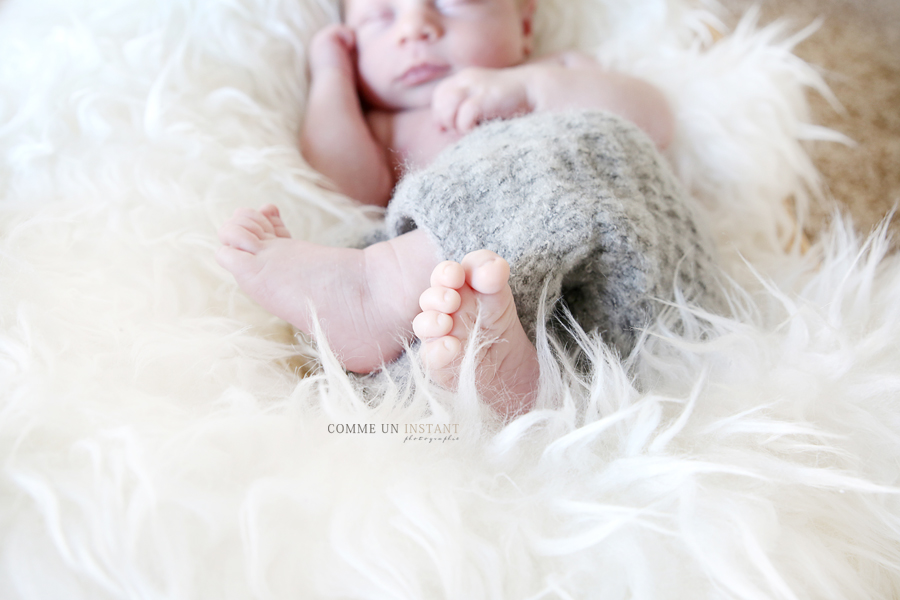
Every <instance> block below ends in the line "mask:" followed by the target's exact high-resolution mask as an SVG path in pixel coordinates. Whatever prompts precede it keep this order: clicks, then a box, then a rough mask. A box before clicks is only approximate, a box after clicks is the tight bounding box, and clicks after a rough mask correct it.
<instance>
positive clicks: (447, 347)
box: [444, 340, 453, 350]
mask: <svg viewBox="0 0 900 600" xmlns="http://www.w3.org/2000/svg"><path fill="white" fill-rule="evenodd" d="M444 350H453V342H451V341H450V340H444Z"/></svg>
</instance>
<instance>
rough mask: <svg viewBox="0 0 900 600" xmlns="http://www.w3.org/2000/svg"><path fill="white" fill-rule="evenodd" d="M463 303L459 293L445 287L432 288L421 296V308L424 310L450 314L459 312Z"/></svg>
mask: <svg viewBox="0 0 900 600" xmlns="http://www.w3.org/2000/svg"><path fill="white" fill-rule="evenodd" d="M461 303H462V299H461V298H460V296H459V292H457V291H456V290H454V289H450V288H445V287H430V288H428V289H427V290H425V291H424V292H422V295H421V296H419V308H421V309H422V310H436V311H439V312H442V313H447V314H450V313H455V312H456V311H458V310H459V307H460V304H461Z"/></svg>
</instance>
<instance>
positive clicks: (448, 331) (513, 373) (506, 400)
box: [413, 250, 539, 416]
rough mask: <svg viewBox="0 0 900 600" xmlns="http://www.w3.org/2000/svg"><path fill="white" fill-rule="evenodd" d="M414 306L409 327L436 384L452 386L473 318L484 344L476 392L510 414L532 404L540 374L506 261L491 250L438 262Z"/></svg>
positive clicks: (501, 410)
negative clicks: (458, 260)
mask: <svg viewBox="0 0 900 600" xmlns="http://www.w3.org/2000/svg"><path fill="white" fill-rule="evenodd" d="M419 306H420V307H421V308H422V312H421V313H419V315H417V316H416V318H415V320H414V321H413V331H415V334H416V336H417V337H418V338H419V339H420V340H421V341H422V357H423V361H424V362H425V365H426V367H427V368H428V369H429V372H430V374H431V376H432V378H433V379H434V380H435V381H436V382H437V383H439V384H441V385H443V386H444V387H448V388H453V387H455V386H456V384H457V380H458V377H459V368H460V360H461V358H462V354H463V348H464V347H465V345H466V342H467V340H468V338H469V337H470V336H471V335H472V334H473V329H474V326H475V321H476V319H478V326H479V331H478V334H479V335H483V336H485V340H486V342H487V345H486V346H484V348H483V349H482V350H481V351H480V353H479V355H478V356H477V357H476V360H477V365H478V366H477V370H478V371H477V385H478V389H479V392H480V393H481V394H482V395H483V397H484V399H485V400H486V401H488V402H490V403H492V404H493V405H494V407H495V408H496V409H497V410H498V411H500V412H501V413H504V414H507V415H509V416H514V415H516V414H520V413H523V412H525V411H527V410H528V409H529V408H531V405H532V403H533V402H534V393H535V390H536V389H537V382H538V377H539V367H538V361H537V352H536V351H535V349H534V345H533V344H532V343H531V340H529V339H528V336H527V335H526V333H525V330H524V329H523V328H522V323H521V322H520V321H519V317H518V314H517V313H516V305H515V302H514V301H513V295H512V290H511V289H510V287H509V263H507V262H506V261H505V260H504V259H502V258H501V257H500V256H498V255H497V254H495V253H494V252H491V251H490V250H478V251H476V252H472V253H470V254H467V255H466V256H465V258H463V260H462V263H456V262H452V261H445V262H442V263H441V264H439V265H438V266H437V267H435V269H434V271H433V272H432V274H431V287H430V288H428V289H427V290H425V292H423V293H422V295H421V296H420V298H419Z"/></svg>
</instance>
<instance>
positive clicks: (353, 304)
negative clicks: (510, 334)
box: [216, 205, 438, 373]
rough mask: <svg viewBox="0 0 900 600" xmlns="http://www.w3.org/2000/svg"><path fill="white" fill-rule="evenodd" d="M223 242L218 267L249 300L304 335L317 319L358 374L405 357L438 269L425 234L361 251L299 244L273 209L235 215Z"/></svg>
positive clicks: (346, 363)
mask: <svg viewBox="0 0 900 600" xmlns="http://www.w3.org/2000/svg"><path fill="white" fill-rule="evenodd" d="M219 239H220V241H221V242H222V244H223V245H222V247H221V248H220V249H219V250H218V252H217V253H216V259H217V260H218V262H219V264H220V265H221V266H223V267H224V268H225V269H227V270H228V271H230V272H231V273H232V275H234V277H235V279H236V280H237V282H238V285H239V286H240V287H241V289H242V290H243V291H244V292H245V293H246V294H247V295H248V296H250V297H251V298H253V299H254V300H256V301H257V302H258V303H259V304H260V305H262V307H263V308H265V309H266V310H268V311H269V312H271V313H272V314H274V315H276V316H278V317H280V318H282V319H284V320H286V321H287V322H289V323H291V324H292V325H294V326H295V327H297V328H298V329H299V330H301V331H303V332H304V333H312V332H313V330H314V328H315V322H314V319H317V320H318V322H319V325H320V326H321V327H322V329H323V332H324V334H325V337H326V338H327V340H328V342H329V344H330V346H331V347H332V349H333V350H334V351H335V352H336V353H337V355H338V356H339V357H340V359H341V361H342V364H343V365H344V366H345V367H346V368H347V369H348V370H350V371H354V372H357V373H368V372H371V371H374V370H376V369H378V368H380V367H381V366H382V365H383V364H385V363H387V362H390V361H392V360H394V359H396V358H397V357H398V356H399V355H400V354H401V353H402V351H403V343H404V342H405V341H407V340H409V339H410V338H411V337H412V331H411V323H412V320H413V318H414V317H415V315H416V314H417V313H418V312H419V307H418V298H419V295H420V294H421V292H422V291H423V290H424V289H426V288H427V287H428V282H429V276H430V274H431V271H432V270H433V269H434V267H435V265H437V263H438V254H437V249H436V247H435V246H434V244H433V243H432V242H431V241H430V240H429V239H428V237H427V236H426V235H424V234H423V233H421V232H412V233H410V234H408V235H402V236H399V237H396V238H393V239H391V240H388V241H386V242H380V243H378V244H374V245H372V246H369V247H368V248H365V249H364V250H358V249H353V248H332V247H329V246H321V245H318V244H313V243H310V242H305V241H302V240H295V239H293V238H291V237H290V233H289V232H288V230H287V228H286V227H285V226H284V223H283V222H282V220H281V217H280V215H279V214H278V209H277V208H275V207H274V206H271V205H270V206H266V207H264V208H263V209H262V210H260V211H256V210H252V209H239V210H237V211H236V212H235V214H234V216H233V217H232V218H231V219H230V220H229V221H228V222H227V223H225V224H224V225H223V226H222V228H221V229H220V230H219Z"/></svg>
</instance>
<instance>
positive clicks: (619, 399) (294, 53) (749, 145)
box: [0, 0, 900, 599]
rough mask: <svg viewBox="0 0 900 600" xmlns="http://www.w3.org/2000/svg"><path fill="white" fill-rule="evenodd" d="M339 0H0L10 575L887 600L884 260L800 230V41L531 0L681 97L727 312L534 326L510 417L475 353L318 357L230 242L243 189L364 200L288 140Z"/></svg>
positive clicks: (3, 487) (245, 588) (12, 587)
mask: <svg viewBox="0 0 900 600" xmlns="http://www.w3.org/2000/svg"><path fill="white" fill-rule="evenodd" d="M333 12H334V11H333V7H332V6H331V4H330V3H328V2H326V1H325V0H319V1H316V0H80V1H77V2H74V1H69V0H66V1H54V0H0V459H2V472H0V549H2V555H0V556H2V558H0V597H2V598H10V599H12V598H29V599H30V598H41V599H57V598H89V599H101V598H129V599H130V598H166V599H174V598H217V599H219V598H235V599H237V598H429V599H430V598H459V599H476V598H535V599H537V598H604V599H606V598H623V599H624V598H629V599H639V598H641V599H643V598H654V599H658V598H691V599H696V598H740V599H752V598H779V599H796V598H860V599H863V598H866V599H871V598H892V597H894V598H896V597H898V595H900V497H898V495H897V492H898V489H897V488H896V487H895V486H896V485H897V484H898V483H900V368H898V367H900V346H898V344H897V339H898V337H900V305H898V303H897V298H898V297H900V264H898V262H897V259H896V258H895V257H885V256H884V243H883V240H882V239H881V238H880V237H878V236H875V237H873V238H872V239H871V240H868V241H865V242H864V241H862V240H859V239H857V238H856V237H855V236H854V235H853V234H851V233H849V229H848V228H847V227H845V226H844V225H843V224H842V223H841V222H840V221H836V222H835V223H834V225H833V227H832V230H831V231H830V232H826V234H825V235H823V237H822V240H821V241H820V242H819V243H817V244H816V245H814V247H813V248H812V249H811V250H810V251H809V252H808V253H807V254H806V255H805V256H801V255H800V254H799V253H797V252H793V251H787V252H785V251H784V250H783V248H784V246H785V244H786V243H787V242H789V241H790V239H791V234H792V223H791V220H790V218H789V214H788V212H787V211H786V210H785V209H784V208H783V204H782V200H783V199H784V198H785V197H787V196H791V195H793V196H794V197H795V199H796V200H797V202H798V203H799V205H800V206H801V209H802V206H803V202H804V201H805V199H806V198H808V197H809V193H810V192H814V191H815V190H816V176H815V173H814V172H813V170H812V168H811V165H810V162H809V160H808V159H807V157H806V154H805V152H804V151H803V148H802V145H801V144H800V140H803V139H810V138H822V137H828V132H826V131H823V130H820V129H817V128H816V127H814V126H812V125H810V124H808V123H806V104H805V100H804V95H803V94H804V88H805V87H806V86H817V85H818V81H819V80H818V78H817V76H816V75H815V72H814V71H813V70H812V69H810V68H809V67H807V66H806V65H804V64H803V63H802V62H800V61H798V60H797V59H796V58H794V57H793V56H792V54H791V53H790V50H791V47H792V45H793V44H794V43H795V42H796V41H797V38H791V37H789V35H788V34H789V32H788V31H787V30H785V29H783V28H781V27H779V26H775V27H768V28H758V27H756V26H755V25H754V23H753V19H752V17H751V18H749V19H747V20H745V21H744V24H743V25H742V26H741V28H739V29H738V31H736V32H732V33H730V34H729V35H727V36H726V37H725V38H724V39H723V40H721V41H718V42H715V43H714V42H713V40H714V37H713V36H712V35H711V34H710V29H709V27H708V25H710V24H711V25H713V26H715V25H716V24H715V20H714V19H713V18H712V17H711V15H710V13H708V12H705V11H698V10H692V9H689V8H688V7H687V6H686V5H684V4H682V3H681V2H680V0H670V1H668V2H667V1H665V0H633V1H631V2H618V1H616V0H541V7H540V12H539V19H540V21H539V25H540V28H541V29H540V34H541V38H540V39H541V43H542V45H543V47H544V48H545V49H547V50H552V49H555V48H559V47H562V46H565V45H573V44H574V45H578V46H581V47H583V48H586V49H589V50H595V51H597V52H598V53H599V55H600V56H602V57H603V59H604V60H606V61H608V62H609V64H610V65H611V66H615V67H617V68H620V69H624V70H627V71H629V72H633V73H637V74H639V75H641V76H643V77H646V78H648V79H650V80H652V81H654V82H656V83H657V84H658V85H659V86H660V87H662V88H663V89H664V90H665V91H666V93H667V94H668V95H669V97H670V99H671V101H672V104H673V106H674V107H675V109H676V112H677V118H678V124H679V134H678V140H677V143H676V144H675V146H674V147H673V148H672V149H671V153H670V159H671V161H672V163H673V165H675V167H676V170H677V171H678V173H679V174H680V175H681V177H682V178H683V179H684V180H685V182H686V183H687V184H688V185H689V186H690V187H691V188H692V189H693V190H694V191H695V193H696V194H697V195H698V197H700V198H701V199H703V201H704V202H705V203H706V205H707V207H708V209H709V213H710V217H711V218H712V219H713V222H714V224H715V228H716V233H717V235H718V237H719V239H720V242H721V243H722V248H723V254H724V256H725V257H726V261H727V263H728V267H729V269H730V271H731V273H732V276H733V277H734V280H735V286H734V289H731V290H730V293H731V294H732V297H733V301H734V310H735V314H736V317H735V318H731V319H725V318H713V319H706V318H704V316H703V315H699V314H691V312H690V307H688V306H680V305H676V306H673V307H671V309H670V310H672V311H673V312H681V313H684V314H685V318H686V319H687V320H688V323H689V327H688V328H687V330H686V331H684V332H682V333H679V334H677V335H676V334H674V333H671V332H668V331H667V330H666V328H665V324H664V322H663V323H660V324H659V325H657V326H655V327H654V328H653V329H651V330H650V331H648V336H647V338H646V343H645V344H644V345H643V346H642V347H641V348H640V350H639V355H638V356H636V357H634V358H640V361H629V362H627V363H626V364H625V365H624V366H623V365H622V364H621V363H620V362H618V361H617V360H615V359H614V358H613V357H611V356H609V355H607V354H606V353H604V351H603V349H602V346H601V345H600V344H599V343H598V342H597V341H596V340H586V342H585V346H586V352H587V353H588V355H589V357H590V360H591V361H592V365H593V367H592V369H591V372H590V376H589V377H587V378H579V377H578V376H577V375H576V373H575V372H573V371H572V370H571V369H570V368H569V366H568V365H569V362H568V361H567V360H566V359H565V357H560V356H556V357H554V356H552V353H551V349H550V348H546V347H545V348H543V349H542V350H543V352H544V356H543V361H544V371H543V382H542V385H543V388H542V397H541V401H540V402H541V405H540V408H539V409H538V410H536V411H534V412H533V413H531V414H529V415H526V416H524V417H522V418H520V419H519V420H517V421H515V422H513V423H510V424H507V425H501V424H498V423H496V422H494V421H493V420H492V419H491V416H490V415H489V414H488V413H486V412H485V411H484V410H483V408H482V407H481V405H480V404H479V402H478V400H477V398H475V397H474V395H473V394H472V393H471V391H470V389H469V388H468V387H466V386H465V385H464V386H463V389H462V390H461V391H460V392H459V393H458V394H448V393H444V392H441V391H440V390H436V389H432V388H430V387H429V386H427V385H425V384H424V383H422V384H420V385H419V386H417V387H416V388H415V390H414V391H409V390H406V389H397V388H396V387H395V386H392V385H391V384H390V382H389V381H385V380H381V381H379V382H378V383H377V385H375V386H374V389H369V390H368V391H366V392H365V393H362V392H361V391H360V390H359V389H358V388H357V387H355V385H354V384H353V383H352V382H351V381H350V380H349V379H348V378H347V377H346V376H345V375H344V374H343V373H342V372H341V370H340V369H339V368H338V366H337V365H336V364H335V362H334V360H333V359H332V358H330V357H329V354H328V352H327V349H320V350H321V361H320V362H319V363H308V361H307V360H306V359H304V358H302V357H303V356H304V355H308V354H309V353H310V352H311V350H310V348H309V346H308V344H306V343H305V342H303V341H302V340H299V339H295V338H294V336H293V334H292V333H291V331H290V330H289V329H288V328H287V327H286V326H285V325H284V324H283V323H281V322H279V321H278V320H277V319H274V318H272V317H270V316H268V315H267V314H266V313H265V312H264V311H262V310H261V309H259V308H258V307H257V306H255V305H254V304H253V303H252V302H251V301H249V300H248V299H247V298H246V297H244V296H243V295H242V294H241V292H240V291H239V290H238V289H237V288H236V286H235V284H234V283H233V281H232V279H231V278H230V276H228V275H227V274H226V273H225V272H224V271H222V270H221V269H219V268H218V266H217V265H216V264H215V262H214V260H213V252H214V250H215V248H216V246H217V244H216V236H215V231H216V229H217V227H218V226H219V224H220V223H221V222H222V221H223V220H224V219H225V218H227V216H229V215H230V213H231V212H232V211H233V210H234V208H235V207H238V206H243V205H261V204H263V203H267V202H274V203H276V204H278V205H279V206H280V207H281V208H282V212H283V214H284V215H285V216H286V219H287V222H288V225H289V226H290V227H291V228H292V230H293V231H294V233H295V235H299V236H303V237H305V238H308V239H313V240H318V241H323V242H327V243H340V241H341V240H342V239H346V238H349V237H352V236H353V235H355V234H356V233H358V232H359V231H361V230H363V229H365V228H366V227H368V225H369V219H370V218H371V217H373V215H366V214H364V213H363V212H362V211H360V210H359V209H357V208H355V207H353V206H352V205H351V204H350V203H349V202H348V201H346V200H345V199H342V198H339V197H337V196H336V195H334V194H330V193H326V192H323V191H322V190H321V189H320V188H318V187H317V186H316V185H315V182H316V177H315V175H314V173H312V172H311V171H310V169H309V168H308V166H307V165H306V164H305V163H304V162H303V160H302V158H301V157H300V155H299V153H298V151H297V148H296V143H295V141H296V135H297V130H298V126H299V123H300V120H301V118H302V114H303V102H304V94H305V91H306V78H305V77H306V76H305V67H304V64H305V63H304V44H305V42H306V41H308V39H309V37H310V36H311V34H312V33H313V32H314V31H315V29H316V28H317V27H319V26H320V25H321V24H323V23H324V22H326V21H327V19H328V18H329V15H331V14H332V13H333ZM375 216H377V215H375ZM635 364H639V365H640V367H635V366H634V365H635ZM307 371H309V372H311V375H310V376H308V377H302V376H301V374H302V373H305V372H307ZM363 428H364V429H365V431H367V432H368V431H372V433H358V432H359V431H360V430H361V429H363ZM429 428H430V431H429ZM351 429H352V430H353V431H354V432H355V433H348V430H351ZM341 431H342V432H343V433H341ZM410 432H415V437H416V438H417V439H415V440H409V439H407V437H408V435H410ZM418 438H423V439H418Z"/></svg>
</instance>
